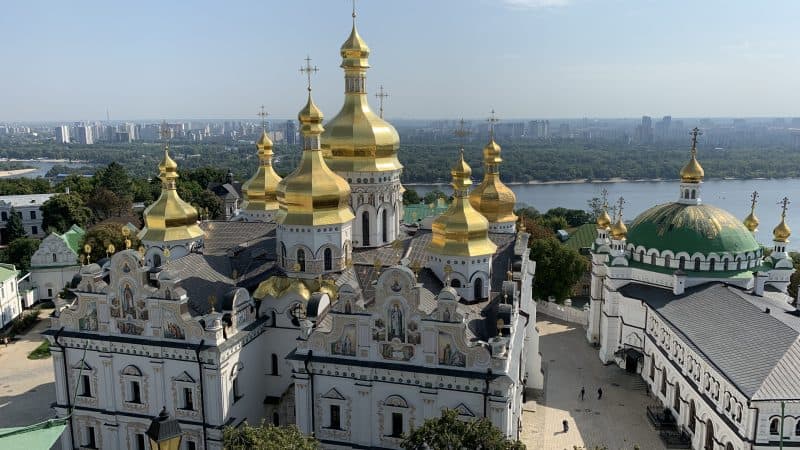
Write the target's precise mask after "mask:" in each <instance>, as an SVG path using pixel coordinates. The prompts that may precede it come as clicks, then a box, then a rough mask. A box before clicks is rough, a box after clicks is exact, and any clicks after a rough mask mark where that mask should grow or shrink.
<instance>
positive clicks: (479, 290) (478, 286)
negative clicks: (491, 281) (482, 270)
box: [475, 277, 483, 299]
mask: <svg viewBox="0 0 800 450" xmlns="http://www.w3.org/2000/svg"><path fill="white" fill-rule="evenodd" d="M479 298H483V278H480V277H478V278H475V299H479Z"/></svg>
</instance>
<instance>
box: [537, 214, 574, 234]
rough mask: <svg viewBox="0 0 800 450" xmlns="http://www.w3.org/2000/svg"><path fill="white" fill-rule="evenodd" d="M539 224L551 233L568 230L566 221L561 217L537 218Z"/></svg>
mask: <svg viewBox="0 0 800 450" xmlns="http://www.w3.org/2000/svg"><path fill="white" fill-rule="evenodd" d="M539 223H540V224H541V225H542V226H543V227H545V228H549V229H550V230H552V231H558V230H566V229H567V228H569V223H568V222H567V219H565V218H564V217H562V216H542V217H541V218H539Z"/></svg>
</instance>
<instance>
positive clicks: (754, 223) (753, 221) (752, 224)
mask: <svg viewBox="0 0 800 450" xmlns="http://www.w3.org/2000/svg"><path fill="white" fill-rule="evenodd" d="M742 223H744V226H745V227H746V228H747V229H748V230H750V232H751V233H755V232H756V230H758V223H759V222H758V217H756V215H755V213H753V212H752V211H751V212H750V214H748V215H747V217H745V218H744V220H743V221H742Z"/></svg>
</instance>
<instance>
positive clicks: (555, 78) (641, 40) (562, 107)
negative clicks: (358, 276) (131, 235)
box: [0, 0, 800, 121]
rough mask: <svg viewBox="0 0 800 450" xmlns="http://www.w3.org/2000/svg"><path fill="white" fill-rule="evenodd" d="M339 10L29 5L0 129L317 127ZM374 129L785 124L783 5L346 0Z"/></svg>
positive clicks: (2, 36) (326, 106)
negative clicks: (149, 124) (572, 121)
mask: <svg viewBox="0 0 800 450" xmlns="http://www.w3.org/2000/svg"><path fill="white" fill-rule="evenodd" d="M350 7H351V6H350V1H348V0H287V1H280V2H279V1H275V0H268V1H263V0H260V1H255V0H254V1H233V0H232V1H225V2H223V1H219V0H217V1H191V2H188V1H180V2H179V1H142V0H139V1H135V2H117V1H107V0H104V1H75V2H72V1H69V2H68V1H34V0H8V1H4V2H3V4H2V8H0V42H2V46H0V64H1V65H2V68H3V69H2V70H0V120H8V121H11V120H40V119H41V120H94V119H102V118H104V117H105V111H106V107H109V108H110V109H111V116H112V119H144V118H155V119H160V118H167V119H169V118H255V114H256V112H257V111H258V107H259V105H261V104H262V103H263V104H264V105H266V107H267V110H268V111H269V112H271V113H272V115H273V117H277V118H288V117H294V116H295V115H296V113H297V111H298V110H299V109H300V108H301V107H302V105H303V103H304V100H305V99H304V95H305V91H304V88H305V86H304V84H305V79H304V77H303V76H301V74H300V73H299V72H298V68H299V67H300V65H301V64H302V63H303V58H305V56H306V54H309V55H310V56H311V58H312V59H313V63H314V64H316V65H317V66H318V67H319V69H320V70H319V73H318V74H317V76H316V77H315V78H314V97H315V100H316V101H317V103H318V105H319V106H320V107H321V109H322V110H323V112H324V113H325V114H326V116H327V117H328V118H330V117H332V116H333V115H334V114H335V113H336V112H337V111H338V109H339V107H340V105H341V101H342V92H343V86H344V83H343V81H342V77H343V74H342V70H341V69H340V68H339V64H340V62H341V60H340V57H339V46H340V45H341V43H342V42H343V41H344V40H345V39H346V38H347V35H348V34H349V32H350V22H351V18H350ZM358 13H359V14H358V28H359V31H360V33H361V36H362V37H363V38H364V39H365V41H366V42H367V44H369V46H370V48H371V49H372V55H371V57H370V64H371V65H372V69H370V71H369V73H368V79H367V80H368V87H369V91H370V99H371V101H372V102H373V107H374V108H375V109H377V106H375V97H374V95H373V94H374V93H375V91H376V89H377V86H378V85H379V84H383V85H384V86H385V87H386V89H387V91H388V92H389V93H390V97H389V98H388V99H387V102H386V115H387V117H390V118H392V117H394V118H454V117H461V116H464V117H467V118H478V117H480V118H483V117H485V116H486V115H487V114H488V111H489V110H490V109H492V108H494V109H496V110H497V111H498V114H499V116H500V117H503V118H513V117H636V116H641V115H642V114H649V115H653V116H660V115H664V114H672V115H674V116H695V117H696V116H797V115H800V110H799V109H800V108H798V105H800V89H798V79H800V58H798V50H800V45H799V44H800V33H798V32H797V26H798V18H800V2H797V1H796V0H785V1H770V2H756V1H751V0H738V1H735V0H709V1H696V0H695V1H682V0H669V1H663V0H660V1H659V0H392V1H390V0H361V1H359V2H358Z"/></svg>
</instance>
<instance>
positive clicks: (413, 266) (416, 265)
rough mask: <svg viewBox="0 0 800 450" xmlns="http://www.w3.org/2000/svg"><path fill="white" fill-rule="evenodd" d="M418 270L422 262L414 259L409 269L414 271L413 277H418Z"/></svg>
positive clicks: (420, 268)
mask: <svg viewBox="0 0 800 450" xmlns="http://www.w3.org/2000/svg"><path fill="white" fill-rule="evenodd" d="M420 270H422V264H420V263H419V260H418V259H415V260H414V261H412V262H411V271H412V272H414V278H417V279H419V271H420Z"/></svg>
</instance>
